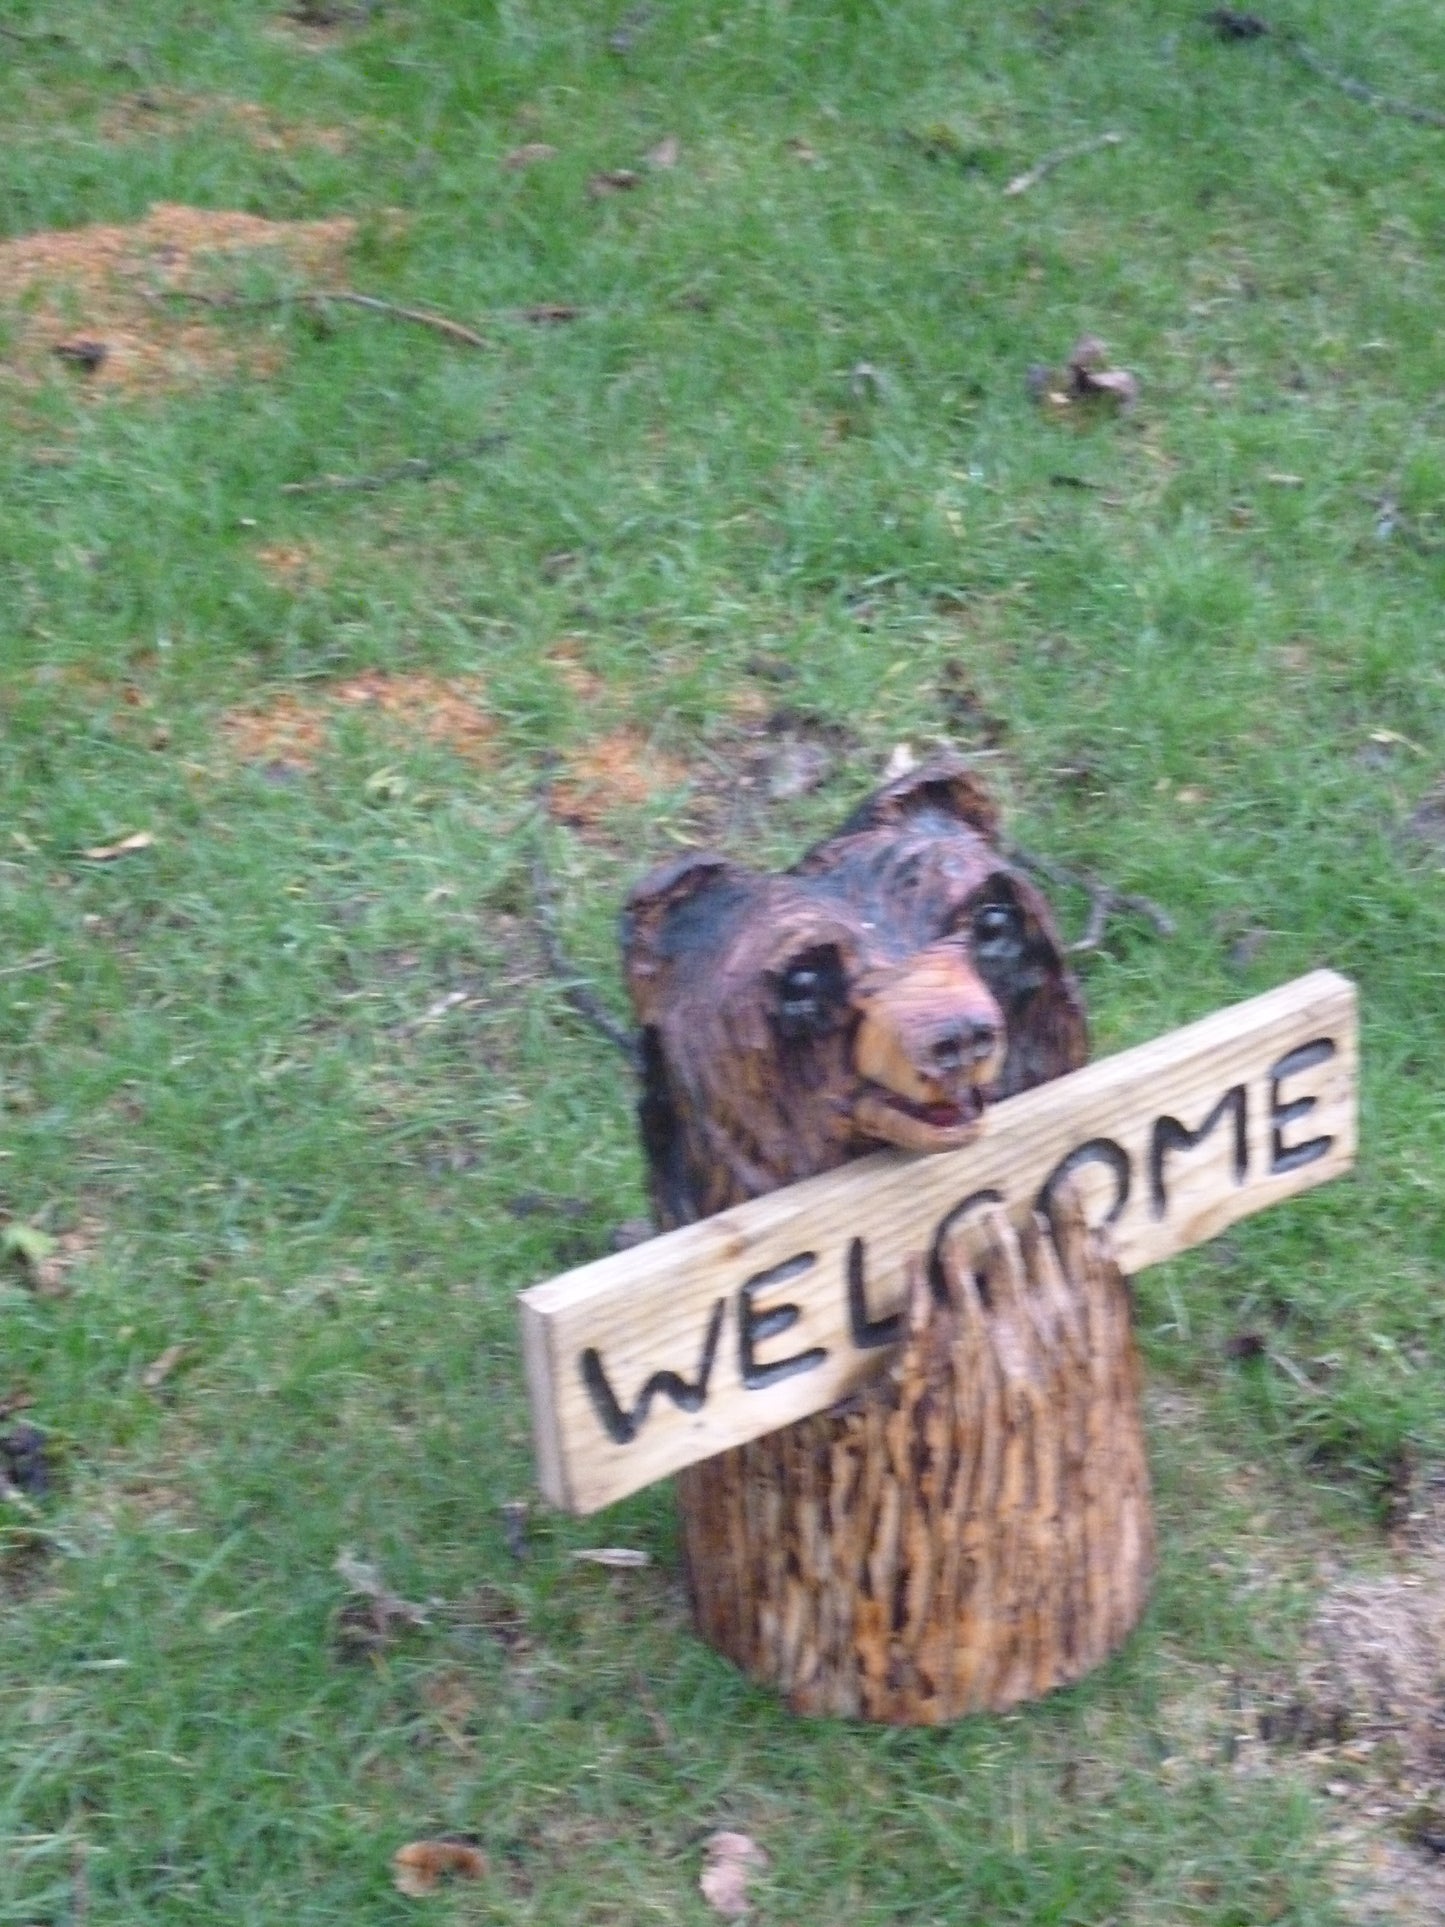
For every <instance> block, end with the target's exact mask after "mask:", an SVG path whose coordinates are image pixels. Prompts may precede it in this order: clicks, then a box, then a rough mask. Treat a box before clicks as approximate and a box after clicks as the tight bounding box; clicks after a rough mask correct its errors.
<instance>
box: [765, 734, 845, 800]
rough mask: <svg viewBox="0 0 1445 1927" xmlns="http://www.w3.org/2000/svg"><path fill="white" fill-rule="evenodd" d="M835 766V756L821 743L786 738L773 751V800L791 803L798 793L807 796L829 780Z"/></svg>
mask: <svg viewBox="0 0 1445 1927" xmlns="http://www.w3.org/2000/svg"><path fill="white" fill-rule="evenodd" d="M832 767H833V758H832V755H831V754H830V753H829V751H828V750H826V749H825V748H824V747H823V745H822V744H821V743H818V742H813V741H810V740H809V739H808V738H807V737H797V736H789V737H785V738H784V740H783V741H782V742H781V743H779V745H778V747H777V749H776V750H775V751H774V752H773V756H772V760H771V767H770V768H769V770H768V796H769V798H770V800H771V801H772V802H774V803H789V802H791V801H792V800H793V798H794V797H795V796H807V795H808V793H809V792H810V791H812V790H815V789H817V788H818V786H819V785H820V784H821V783H822V782H824V781H825V780H826V778H827V776H828V772H829V771H830V770H831V769H832Z"/></svg>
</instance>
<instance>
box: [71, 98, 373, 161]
mask: <svg viewBox="0 0 1445 1927" xmlns="http://www.w3.org/2000/svg"><path fill="white" fill-rule="evenodd" d="M218 124H219V126H220V127H221V128H222V130H223V131H227V132H234V133H235V134H236V135H237V136H238V137H239V138H240V139H242V140H244V141H245V142H246V144H247V145H248V146H250V147H253V148H254V149H255V150H256V152H257V153H258V154H298V153H302V152H304V151H305V150H306V149H307V148H317V147H319V148H321V149H322V150H323V151H324V152H325V153H328V154H344V153H345V152H346V149H347V146H348V144H349V140H350V136H349V134H348V132H347V130H346V129H345V128H344V127H318V126H314V125H312V124H310V123H308V122H301V123H292V122H288V121H283V120H280V119H278V118H277V116H276V115H275V114H273V113H271V112H270V111H269V110H268V109H267V108H265V107H262V106H261V104H260V103H259V102H258V101H254V100H233V99H231V98H230V97H229V96H228V95H225V94H187V93H183V92H182V91H181V90H180V89H179V88H175V87H144V88H141V89H140V90H139V91H138V92H136V93H133V94H126V95H124V96H123V97H122V98H121V99H120V100H117V101H114V102H113V103H112V104H111V105H110V106H109V107H108V108H107V109H106V111H105V113H104V114H103V115H102V116H101V121H100V134H101V138H102V139H103V140H107V141H135V140H176V139H178V138H180V137H181V136H183V135H186V134H191V133H194V132H195V130H196V129H197V128H198V127H206V126H209V127H215V126H216V125H218Z"/></svg>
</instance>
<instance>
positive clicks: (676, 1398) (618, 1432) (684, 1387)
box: [582, 1298, 727, 1445]
mask: <svg viewBox="0 0 1445 1927" xmlns="http://www.w3.org/2000/svg"><path fill="white" fill-rule="evenodd" d="M726 1306H727V1300H726V1298H719V1299H718V1301H717V1303H716V1304H715V1305H714V1306H713V1308H712V1317H711V1318H710V1319H709V1320H708V1326H707V1337H706V1339H705V1340H704V1341H703V1348H702V1358H701V1360H700V1362H699V1364H698V1368H697V1377H696V1378H695V1379H692V1380H688V1379H685V1378H684V1377H683V1376H682V1374H681V1373H680V1372H666V1371H663V1372H654V1373H653V1374H652V1376H651V1378H649V1379H648V1381H647V1383H646V1384H645V1385H644V1386H643V1388H642V1390H641V1391H640V1392H639V1393H638V1395H637V1403H636V1404H635V1405H634V1406H633V1408H632V1410H631V1411H630V1412H624V1411H623V1409H622V1407H621V1405H619V1404H618V1402H617V1394H616V1392H614V1391H613V1389H612V1382H611V1380H610V1379H609V1378H608V1376H607V1372H606V1368H605V1367H604V1366H603V1363H602V1354H601V1353H600V1352H599V1351H597V1350H596V1349H595V1347H593V1346H591V1345H589V1346H588V1347H587V1349H586V1351H585V1352H583V1354H582V1383H583V1384H584V1385H585V1386H586V1387H587V1394H588V1396H589V1398H590V1399H591V1400H592V1407H593V1410H594V1411H595V1412H596V1414H597V1416H598V1418H599V1419H601V1421H602V1426H603V1429H604V1430H605V1432H606V1433H607V1436H608V1438H610V1439H611V1440H612V1442H613V1444H614V1445H631V1443H632V1441H633V1440H634V1439H635V1438H636V1437H637V1434H638V1431H639V1430H640V1428H641V1427H642V1425H643V1423H644V1422H645V1420H646V1418H647V1412H648V1407H649V1406H650V1405H651V1404H652V1398H653V1394H654V1393H655V1392H662V1393H664V1394H665V1395H666V1396H667V1397H668V1398H670V1399H671V1400H672V1402H673V1404H674V1405H676V1406H677V1407H678V1408H679V1409H680V1410H681V1411H684V1412H700V1411H701V1410H702V1407H703V1405H704V1403H705V1402H706V1399H707V1388H708V1382H709V1380H710V1379H711V1378H712V1368H713V1361H714V1360H715V1359H716V1357H717V1343H718V1339H719V1338H720V1337H721V1336H722V1323H723V1312H724V1310H725V1309H726Z"/></svg>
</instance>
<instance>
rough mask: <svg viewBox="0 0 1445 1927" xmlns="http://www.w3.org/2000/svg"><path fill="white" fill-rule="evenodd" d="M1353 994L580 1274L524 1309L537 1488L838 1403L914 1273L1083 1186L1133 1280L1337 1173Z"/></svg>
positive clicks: (1245, 1008) (605, 1491) (622, 1489)
mask: <svg viewBox="0 0 1445 1927" xmlns="http://www.w3.org/2000/svg"><path fill="white" fill-rule="evenodd" d="M1357 1061H1358V1050H1357V1023H1356V999H1355V990H1354V986H1353V984H1351V983H1350V982H1349V981H1348V980H1347V979H1346V978H1344V977H1340V976H1337V975H1336V974H1335V973H1334V972H1333V971H1329V970H1318V971H1315V972H1313V973H1312V974H1311V975H1309V976H1306V977H1300V978H1298V979H1296V980H1295V982H1293V983H1289V984H1284V985H1281V986H1280V988H1279V989H1277V990H1272V991H1269V992H1268V993H1266V995H1264V996H1262V997H1256V998H1253V999H1251V1000H1250V1001H1249V1002H1247V1003H1242V1004H1235V1005H1232V1006H1231V1007H1230V1008H1228V1009H1226V1010H1219V1011H1215V1012H1214V1013H1213V1015H1211V1016H1209V1017H1206V1018H1204V1019H1203V1020H1202V1021H1201V1022H1199V1023H1197V1024H1190V1025H1188V1026H1186V1027H1185V1028H1184V1029H1182V1030H1177V1031H1172V1032H1170V1033H1169V1034H1168V1035H1167V1036H1164V1037H1159V1038H1156V1039H1155V1040H1154V1041H1153V1042H1152V1043H1148V1044H1142V1045H1140V1046H1139V1047H1138V1048H1137V1049H1135V1050H1129V1051H1124V1052H1122V1053H1121V1054H1120V1055H1118V1056H1116V1057H1110V1058H1105V1059H1104V1060H1102V1061H1101V1062H1099V1063H1096V1064H1090V1065H1088V1066H1086V1067H1085V1068H1084V1069H1083V1070H1079V1071H1075V1072H1073V1073H1072V1075H1070V1076H1068V1077H1063V1078H1059V1079H1058V1080H1056V1081H1055V1082H1054V1083H1051V1084H1045V1085H1041V1086H1040V1087H1039V1088H1038V1089H1036V1090H1032V1091H1026V1092H1025V1093H1024V1094H1023V1095H1022V1096H1020V1097H1015V1098H1011V1099H1010V1100H1009V1101H1008V1102H1007V1103H1004V1104H999V1105H996V1106H995V1107H994V1108H993V1109H992V1110H990V1111H988V1112H986V1113H985V1116H984V1120H983V1124H982V1127H981V1129H980V1132H979V1136H978V1138H977V1139H976V1140H975V1142H974V1143H972V1144H970V1145H968V1146H966V1147H965V1148H964V1149H963V1150H960V1151H953V1152H947V1153H944V1154H942V1155H938V1156H934V1157H909V1156H906V1155H904V1154H902V1153H899V1152H891V1151H884V1152H879V1153H877V1154H875V1155H873V1156H870V1157H867V1158H861V1159H859V1160H858V1161H857V1162H855V1163H852V1164H847V1165H843V1166H842V1167H840V1168H839V1169H838V1170H835V1171H829V1172H826V1173H824V1174H823V1175H822V1176H821V1177H816V1178H808V1179H806V1180H805V1181H804V1182H803V1183H802V1184H796V1185H792V1186H790V1187H789V1188H788V1189H787V1190H784V1191H775V1192H773V1193H771V1194H770V1195H769V1196H767V1197H763V1198H756V1199H753V1200H752V1201H751V1202H749V1203H747V1204H743V1205H738V1206H735V1207H734V1208H733V1209H731V1210H728V1211H723V1212H720V1213H719V1214H718V1215H717V1216H716V1217H712V1218H707V1219H704V1220H703V1221H702V1222H700V1223H698V1224H692V1225H685V1226H683V1227H682V1229H681V1230H678V1231H671V1232H668V1233H667V1234H665V1235H664V1236H662V1237H660V1238H655V1239H653V1240H652V1241H651V1242H650V1243H649V1244H645V1245H641V1246H639V1247H637V1248H636V1249H634V1250H631V1251H625V1252H620V1253H618V1254H617V1255H616V1256H614V1257H609V1258H602V1259H599V1260H598V1261H597V1262H596V1263H594V1264H590V1265H583V1266H580V1267H579V1268H578V1269H577V1270H575V1271H569V1272H566V1273H564V1274H563V1275H562V1276H560V1277H557V1278H553V1279H551V1280H549V1281H548V1282H547V1283H546V1284H541V1285H536V1286H534V1287H533V1288H532V1290H530V1291H527V1292H524V1293H523V1294H522V1297H521V1307H522V1331H523V1341H524V1346H525V1352H526V1362H527V1377H528V1383H529V1387H530V1391H531V1400H532V1415H533V1427H534V1434H535V1439H536V1447H537V1462H538V1471H539V1477H540V1480H541V1485H542V1489H543V1491H544V1493H545V1494H546V1496H547V1498H548V1499H549V1500H550V1501H551V1502H552V1503H553V1504H554V1505H558V1506H561V1507H564V1508H565V1509H567V1510H568V1511H572V1512H578V1513H586V1512H594V1511H596V1510H597V1509H598V1507H600V1506H604V1505H608V1504H610V1503H611V1502H612V1501H613V1500H614V1499H620V1498H623V1497H625V1496H626V1494H628V1493H629V1492H635V1491H636V1490H638V1488H639V1487H641V1486H645V1485H650V1484H651V1483H652V1482H653V1481H654V1480H656V1479H660V1478H664V1477H665V1476H666V1475H667V1474H669V1473H672V1472H676V1471H678V1470H679V1469H680V1468H681V1467H683V1466H685V1465H690V1464H692V1463H693V1462H694V1461H696V1460H699V1459H704V1458H710V1457H712V1455H713V1454H715V1453H718V1452H721V1451H724V1450H725V1449H726V1448H727V1447H729V1446H733V1445H741V1444H743V1443H745V1442H746V1441H747V1440H749V1439H755V1438H759V1437H761V1436H762V1435H763V1434H764V1433H767V1432H772V1431H774V1430H776V1429H777V1428H779V1427H781V1426H785V1425H790V1424H792V1423H793V1422H794V1421H795V1420H797V1419H801V1418H805V1417H807V1416H808V1415H809V1414H810V1413H813V1412H819V1411H822V1410H824V1409H826V1408H827V1407H828V1406H830V1405H833V1404H835V1403H836V1402H837V1401H838V1400H839V1399H842V1398H845V1397H847V1395H848V1394H849V1393H850V1392H852V1391H853V1390H855V1389H856V1388H857V1387H858V1386H859V1385H860V1384H862V1383H863V1382H864V1381H865V1380H866V1379H868V1378H870V1377H871V1376H872V1375H873V1374H874V1373H876V1372H877V1371H878V1370H879V1369H880V1367H881V1365H882V1364H883V1362H884V1360H885V1359H886V1358H887V1357H888V1355H889V1353H890V1351H891V1350H893V1349H894V1348H895V1347H896V1344H897V1342H898V1339H899V1337H900V1335H901V1332H900V1326H901V1316H900V1308H901V1306H902V1304H903V1302H904V1296H905V1286H906V1280H907V1271H908V1266H909V1264H910V1262H911V1261H914V1260H917V1259H920V1258H921V1259H922V1260H923V1261H924V1262H925V1263H926V1264H930V1265H936V1264H938V1263H939V1262H940V1259H941V1254H942V1253H943V1252H944V1251H945V1249H948V1250H950V1251H954V1250H960V1251H962V1252H963V1253H964V1254H966V1253H967V1251H968V1249H969V1244H968V1241H969V1239H970V1237H971V1236H974V1235H976V1232H977V1225H978V1220H979V1218H980V1215H981V1214H982V1213H984V1212H986V1211H987V1210H988V1209H989V1208H990V1207H991V1206H997V1205H999V1204H1002V1205H1003V1207H1004V1208H1005V1209H1006V1210H1007V1211H1008V1212H1009V1213H1010V1214H1011V1215H1013V1216H1016V1217H1020V1218H1021V1217H1023V1216H1024V1215H1025V1214H1026V1213H1028V1212H1029V1211H1031V1210H1040V1211H1042V1212H1044V1213H1045V1214H1047V1213H1048V1212H1049V1209H1050V1204H1051V1201H1052V1200H1053V1199H1054V1198H1055V1197H1056V1196H1057V1193H1058V1190H1059V1187H1060V1185H1061V1184H1063V1183H1064V1182H1065V1181H1066V1180H1072V1181H1073V1182H1074V1183H1075V1184H1076V1185H1077V1186H1078V1187H1079V1189H1080V1190H1081V1191H1082V1193H1083V1196H1084V1201H1085V1207H1086V1210H1087V1213H1088V1215H1089V1217H1090V1218H1091V1219H1092V1220H1093V1221H1094V1222H1095V1223H1098V1224H1106V1225H1107V1226H1108V1228H1109V1234H1110V1238H1111V1241H1112V1244H1113V1248H1114V1251H1115V1253H1116V1255H1117V1257H1118V1261H1119V1264H1120V1265H1121V1267H1122V1268H1123V1270H1124V1271H1125V1272H1126V1273H1130V1272H1135V1271H1138V1270H1141V1269H1142V1268H1143V1267H1144V1266H1145V1265H1151V1264H1155V1263H1157V1262H1158V1261H1159V1260H1160V1259H1163V1258H1169V1257H1172V1256H1174V1255H1175V1253H1177V1252H1180V1251H1185V1250H1187V1249H1188V1248H1189V1247H1190V1246H1191V1245H1196V1244H1200V1243H1202V1242H1203V1241H1204V1240H1205V1239H1207V1238H1212V1237H1214V1236H1215V1234H1216V1233H1217V1232H1220V1231H1222V1230H1224V1228H1225V1227H1226V1226H1227V1225H1230V1224H1233V1223H1235V1222H1236V1220H1238V1219H1240V1218H1243V1217H1247V1216H1248V1215H1250V1214H1251V1213H1252V1212H1255V1211H1262V1210H1264V1209H1265V1208H1266V1207H1267V1206H1269V1205H1272V1204H1278V1203H1280V1202H1281V1201H1282V1200H1283V1199H1285V1198H1290V1197H1293V1196H1295V1195H1296V1194H1297V1193H1298V1192H1301V1191H1306V1190H1309V1189H1311V1188H1312V1187H1313V1186H1314V1185H1317V1184H1323V1183H1324V1182H1325V1181H1326V1180H1327V1179H1329V1178H1333V1177H1338V1176H1339V1175H1340V1173H1341V1172H1343V1171H1345V1170H1347V1169H1348V1168H1349V1166H1350V1165H1351V1164H1352V1162H1353V1161H1354V1156H1355V1144H1356V1071H1357Z"/></svg>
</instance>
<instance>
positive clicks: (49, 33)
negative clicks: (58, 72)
mask: <svg viewBox="0 0 1445 1927" xmlns="http://www.w3.org/2000/svg"><path fill="white" fill-rule="evenodd" d="M0 39H5V40H13V41H14V42H15V44H16V45H17V46H19V47H72V46H74V44H75V43H74V41H73V40H72V39H71V37H70V35H69V34H68V33H61V31H60V30H59V28H58V27H42V28H41V29H40V31H39V32H38V33H25V32H24V31H22V29H21V28H19V27H6V26H3V25H0Z"/></svg>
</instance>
